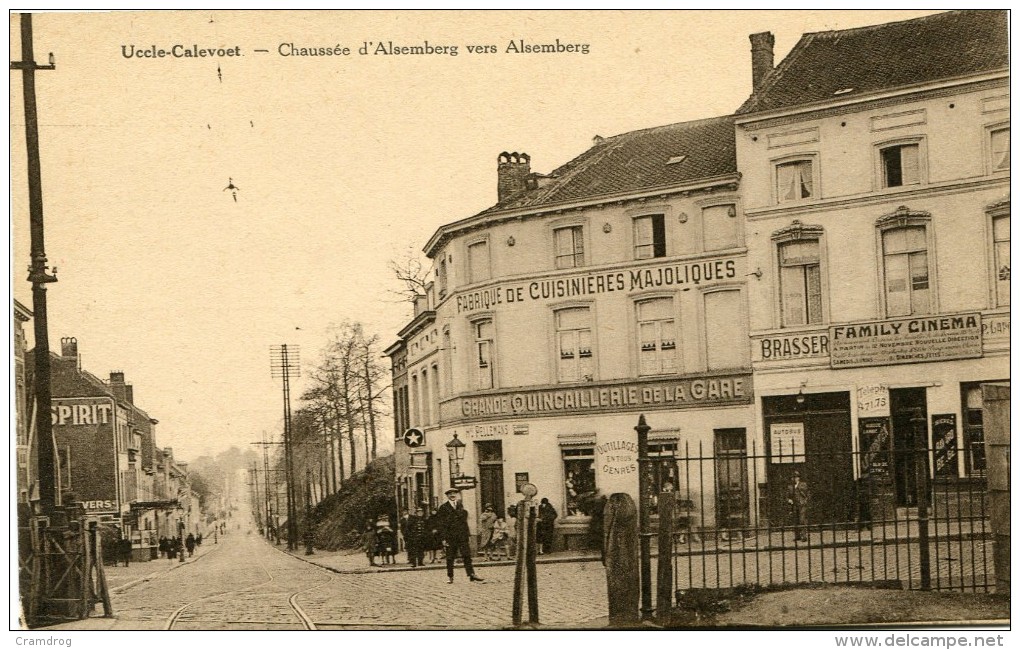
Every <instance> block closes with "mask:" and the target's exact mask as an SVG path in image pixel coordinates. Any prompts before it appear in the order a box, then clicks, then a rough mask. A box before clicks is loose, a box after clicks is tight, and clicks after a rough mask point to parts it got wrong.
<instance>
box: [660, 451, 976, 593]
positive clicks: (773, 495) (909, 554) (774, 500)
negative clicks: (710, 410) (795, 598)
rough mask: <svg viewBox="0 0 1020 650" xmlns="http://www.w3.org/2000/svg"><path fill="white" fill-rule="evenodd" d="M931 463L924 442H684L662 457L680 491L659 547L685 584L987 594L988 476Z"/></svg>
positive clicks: (677, 582) (679, 582)
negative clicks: (808, 447) (823, 446)
mask: <svg viewBox="0 0 1020 650" xmlns="http://www.w3.org/2000/svg"><path fill="white" fill-rule="evenodd" d="M706 451H707V453H706ZM932 460H933V454H932V452H931V451H930V450H928V449H924V448H918V449H914V448H896V449H888V450H881V451H879V452H875V451H874V450H868V451H864V452H855V451H823V452H804V451H797V450H796V449H790V450H783V449H780V448H779V447H778V446H777V447H776V448H775V449H771V448H766V449H765V450H763V451H761V452H759V450H758V449H756V448H755V445H754V444H753V443H752V445H751V449H749V450H736V451H734V450H732V449H729V450H722V453H720V450H718V449H712V450H705V449H704V448H703V447H702V446H701V445H699V446H698V447H697V448H696V449H694V448H692V447H691V446H689V445H687V446H684V447H683V448H679V449H677V451H676V455H675V456H674V457H672V458H668V459H657V462H665V463H671V464H672V469H673V471H672V472H669V471H666V472H659V473H660V475H667V476H673V477H674V478H675V480H676V482H677V483H678V484H677V485H670V486H668V487H666V488H665V489H667V490H668V489H675V490H676V492H677V493H678V494H677V495H676V501H675V502H676V508H675V510H674V512H673V514H672V516H673V517H674V520H673V523H674V526H673V527H674V530H675V532H674V534H673V536H672V539H673V548H672V549H671V550H667V549H659V552H660V553H661V552H663V551H666V552H671V553H672V556H673V574H674V575H673V580H674V585H675V587H676V590H677V591H684V590H688V589H698V588H726V587H734V586H737V585H748V584H754V585H775V584H783V583H811V582H827V583H869V584H887V585H889V586H899V587H902V588H907V589H925V590H927V589H932V590H961V591H973V592H978V591H981V592H987V591H989V590H990V589H992V588H993V587H994V585H995V576H994V562H993V557H994V554H993V550H994V548H993V537H992V531H991V526H990V524H989V520H988V516H987V515H988V511H987V502H986V501H987V499H986V494H985V481H984V478H983V477H960V476H957V475H956V474H955V472H952V473H950V472H948V471H946V472H945V473H944V474H942V475H934V473H933V472H932V471H931V469H930V468H931V467H933V466H934V463H933V462H932ZM939 466H940V467H943V468H944V467H946V466H947V464H946V463H945V462H941V463H940V464H939ZM951 467H952V468H953V469H955V463H953V464H952V465H951ZM795 473H797V474H799V481H800V482H802V483H803V486H802V487H794V474H795ZM653 489H656V490H659V489H663V486H661V485H660V486H654V487H653ZM649 499H650V501H651V502H652V503H653V507H654V504H655V502H656V501H657V500H656V498H655V497H654V496H650V497H649ZM657 515H658V516H659V517H661V516H666V513H662V512H657Z"/></svg>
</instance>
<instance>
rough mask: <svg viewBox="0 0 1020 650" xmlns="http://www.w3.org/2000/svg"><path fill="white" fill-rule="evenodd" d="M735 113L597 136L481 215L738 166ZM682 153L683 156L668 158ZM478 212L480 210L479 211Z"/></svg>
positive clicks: (621, 191) (617, 191)
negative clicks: (532, 186)
mask: <svg viewBox="0 0 1020 650" xmlns="http://www.w3.org/2000/svg"><path fill="white" fill-rule="evenodd" d="M735 133H736V132H735V129H734V124H733V117H732V116H725V117H714V118H709V119H705V120H696V121H693V122H680V123H677V124H668V125H666V126H657V127H653V128H650V129H642V130H639V131H631V132H629V133H622V134H620V135H615V136H612V137H609V138H601V139H597V141H596V143H595V145H594V146H593V147H592V148H591V149H588V150H587V151H585V152H584V153H582V154H581V155H580V156H578V157H576V158H574V159H573V160H571V161H570V162H568V163H566V164H565V165H563V166H561V167H559V168H557V169H556V170H555V171H553V172H552V173H550V174H548V175H547V176H545V177H544V179H543V182H541V183H539V187H537V188H535V189H530V190H525V191H523V192H520V193H517V194H514V195H511V196H509V197H507V198H506V199H504V200H503V201H500V202H499V203H497V204H496V205H494V206H492V207H491V208H488V209H487V210H483V211H482V212H480V213H479V215H486V214H492V213H496V212H503V211H505V210H515V209H520V208H533V207H539V206H546V205H555V204H559V203H569V202H573V201H582V200H587V199H594V198H599V197H609V196H617V195H622V194H627V193H631V192H639V191H642V190H653V189H655V188H660V187H669V186H674V185H683V184H685V183H691V182H695V181H699V180H704V179H709V178H713V177H717V176H724V175H727V174H735V173H736V172H737V154H736V141H735V138H736V135H735ZM679 156H683V157H684V159H683V160H682V161H681V162H674V163H671V164H667V163H669V161H670V159H672V158H675V157H679ZM476 216H478V215H476Z"/></svg>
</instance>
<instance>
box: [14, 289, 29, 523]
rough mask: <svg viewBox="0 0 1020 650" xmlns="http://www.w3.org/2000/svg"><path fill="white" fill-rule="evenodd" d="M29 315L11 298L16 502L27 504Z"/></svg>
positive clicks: (26, 308)
mask: <svg viewBox="0 0 1020 650" xmlns="http://www.w3.org/2000/svg"><path fill="white" fill-rule="evenodd" d="M31 318H32V312H31V311H30V310H29V309H28V307H25V306H24V305H23V304H21V303H20V302H18V301H17V300H15V301H14V321H13V329H14V400H15V403H14V409H15V412H14V417H15V423H14V428H15V432H14V449H15V458H16V462H17V468H16V469H17V477H16V481H17V483H16V484H17V486H18V503H19V504H27V503H28V499H29V492H30V491H31V488H30V487H29V476H30V469H29V465H30V463H31V453H30V450H31V443H30V442H29V438H28V429H29V422H28V420H29V419H30V418H31V416H30V415H29V412H28V385H27V383H26V381H25V351H26V350H27V346H26V343H25V323H27V322H28V321H29V320H31Z"/></svg>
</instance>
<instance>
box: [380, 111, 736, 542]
mask: <svg viewBox="0 0 1020 650" xmlns="http://www.w3.org/2000/svg"><path fill="white" fill-rule="evenodd" d="M734 134H735V129H734V124H733V119H732V117H721V118H714V119H707V120H700V121H695V122H686V123H680V124H673V125H668V126H662V127H656V128H651V129H645V130H641V131H635V132H631V133H625V134H622V135H618V136H614V137H609V138H602V137H596V138H595V141H594V144H593V146H592V147H591V148H590V149H589V150H588V151H586V152H585V153H583V154H581V155H580V156H578V157H577V158H575V159H574V160H572V161H570V162H568V163H567V164H565V165H563V166H562V167H560V168H558V169H556V170H555V171H553V172H551V173H549V174H539V173H535V172H532V171H531V161H530V158H529V156H527V155H526V154H520V153H506V152H504V153H503V154H500V156H499V157H498V161H497V162H498V167H497V188H498V203H497V204H496V205H495V206H493V207H491V208H489V209H487V210H485V211H483V212H481V213H479V214H476V215H474V216H472V217H470V218H467V219H463V220H461V221H457V222H454V223H451V224H448V225H445V226H443V227H441V228H440V229H439V230H438V231H437V232H436V233H435V234H434V235H433V236H432V238H431V239H430V240H429V242H428V243H427V245H426V246H425V252H426V254H427V255H428V257H429V258H430V259H431V260H432V262H433V268H434V271H435V279H434V281H433V282H432V284H431V286H430V288H429V292H428V293H429V295H428V296H423V297H422V299H421V300H420V301H419V304H418V305H416V309H415V318H414V319H413V320H412V321H411V323H409V324H408V325H407V326H406V327H405V328H404V329H403V330H402V331H401V332H400V335H399V336H400V341H398V343H396V344H394V346H391V348H390V350H389V352H390V354H391V357H392V360H393V364H394V369H395V374H401V375H402V376H401V382H400V383H401V386H406V388H407V390H406V392H405V393H403V394H405V395H406V397H401V395H397V400H396V401H397V406H396V408H395V411H396V412H397V413H401V414H403V413H406V414H407V415H406V417H405V416H404V415H401V417H400V419H399V422H398V431H397V434H398V437H400V436H401V435H402V434H403V433H404V432H403V431H401V428H402V425H405V424H406V426H407V427H409V428H412V429H414V430H416V431H420V432H421V433H423V434H424V436H423V441H422V442H419V441H418V439H417V437H415V439H414V440H411V441H405V442H404V443H401V442H398V446H407V447H408V449H406V450H403V451H406V452H407V454H406V458H407V461H406V463H404V462H401V463H398V468H397V472H398V491H397V493H398V500H400V502H401V506H402V507H403V506H406V505H408V504H411V505H413V504H414V503H415V502H416V501H419V500H420V499H421V498H422V497H427V498H428V499H429V500H430V502H431V503H430V505H435V504H436V503H438V502H440V501H441V500H442V493H443V491H444V490H445V489H446V488H447V487H449V486H450V485H451V484H458V485H466V486H469V487H470V486H472V485H475V487H473V488H470V489H466V490H465V491H464V502H465V506H466V507H467V508H469V510H470V511H471V512H473V513H474V516H472V517H471V519H470V521H471V525H472V528H473V530H477V520H478V516H479V515H480V514H481V512H482V511H483V508H484V506H485V505H486V504H492V505H493V506H494V507H495V508H496V510H497V512H499V513H504V512H505V510H506V507H507V506H508V505H510V504H511V503H514V502H516V500H517V499H519V498H521V497H520V495H518V494H517V492H518V488H519V487H520V485H522V484H523V483H526V482H530V483H533V484H534V485H536V486H537V487H538V490H539V492H538V498H542V497H545V498H548V499H549V500H550V502H551V503H552V504H553V506H554V507H555V508H556V510H557V511H558V513H559V517H560V518H559V520H558V522H557V527H556V537H557V540H556V548H559V549H562V548H564V547H568V548H572V547H580V546H581V545H582V544H583V537H584V535H585V534H586V531H587V527H588V521H589V518H588V517H587V516H586V515H585V514H584V513H583V512H582V509H581V503H580V500H579V498H578V496H579V495H583V494H585V493H590V492H593V491H594V490H598V491H600V492H601V493H602V494H607V495H608V494H611V493H614V492H627V493H630V494H631V495H632V496H634V497H635V499H636V498H637V496H638V494H637V492H638V472H637V434H636V432H635V431H634V426H635V425H636V424H637V419H638V415H639V414H641V413H644V414H645V415H646V416H647V419H648V423H649V424H650V425H651V426H652V432H651V434H650V441H651V453H652V455H653V456H656V457H657V458H659V462H656V463H655V467H654V471H653V475H654V482H655V484H656V485H654V486H653V490H654V491H655V492H658V491H659V488H660V487H661V485H662V484H663V483H664V482H665V481H670V482H672V483H673V485H674V486H675V487H677V488H679V489H683V490H685V491H686V490H687V489H691V496H692V499H693V500H695V501H696V502H697V503H698V504H699V507H703V509H704V517H705V521H706V522H707V524H708V525H709V526H713V525H715V522H716V521H717V520H719V519H720V518H723V519H725V520H726V521H727V522H728V523H729V525H734V524H737V525H747V518H748V517H749V516H750V514H749V509H748V501H747V498H746V495H747V494H748V490H747V486H746V485H744V486H742V487H741V486H737V488H738V489H739V490H742V493H743V495H744V497H742V498H738V499H737V500H736V501H734V500H733V499H729V500H717V499H716V497H715V492H716V490H715V482H714V481H715V478H714V477H698V476H687V477H681V476H679V472H678V464H677V462H676V460H675V459H676V457H679V456H682V455H683V454H685V453H686V451H685V450H686V449H689V450H690V453H691V454H692V455H696V454H697V453H698V450H699V446H700V449H702V450H704V452H705V454H706V455H708V454H710V453H711V450H712V449H718V448H720V447H723V448H726V449H734V450H737V449H740V450H742V449H744V448H745V447H746V445H747V440H748V438H749V436H755V435H756V434H755V432H754V406H753V399H754V394H755V388H754V385H753V382H752V378H751V373H750V350H749V338H748V331H747V328H746V323H747V322H748V316H747V309H748V307H747V302H748V297H747V295H746V288H747V283H748V274H749V272H750V269H749V266H748V263H747V248H746V243H745V239H746V237H745V232H744V227H743V223H744V219H743V209H744V208H743V205H742V201H741V199H740V197H739V195H738V193H737V189H738V178H739V177H738V175H737V169H736V155H735V143H734ZM398 367H399V368H398ZM404 375H406V379H405V377H404ZM455 440H456V441H458V443H463V444H464V445H465V446H464V447H463V451H462V453H463V459H462V460H459V462H458V461H457V459H456V456H455V455H452V454H451V450H450V448H448V446H447V445H448V443H452V442H454V441H455ZM455 444H456V443H455ZM411 445H413V447H412V446H411ZM403 451H402V452H401V453H400V454H398V459H399V458H403V457H405V455H404V454H403ZM472 479H474V480H472ZM687 482H689V483H690V485H687ZM699 486H705V493H704V494H701V493H699V492H698V490H700V487H699Z"/></svg>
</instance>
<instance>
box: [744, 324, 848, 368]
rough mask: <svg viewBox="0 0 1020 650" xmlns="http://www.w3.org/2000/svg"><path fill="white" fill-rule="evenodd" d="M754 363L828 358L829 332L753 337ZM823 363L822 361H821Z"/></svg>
mask: <svg viewBox="0 0 1020 650" xmlns="http://www.w3.org/2000/svg"><path fill="white" fill-rule="evenodd" d="M751 349H752V353H753V358H752V359H751V360H752V361H754V362H755V363H761V362H772V361H801V360H804V359H823V360H824V359H828V358H829V331H828V330H819V331H813V332H798V333H796V334H785V333H784V334H766V335H762V336H755V337H753V342H752V345H751ZM821 363H824V361H821Z"/></svg>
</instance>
